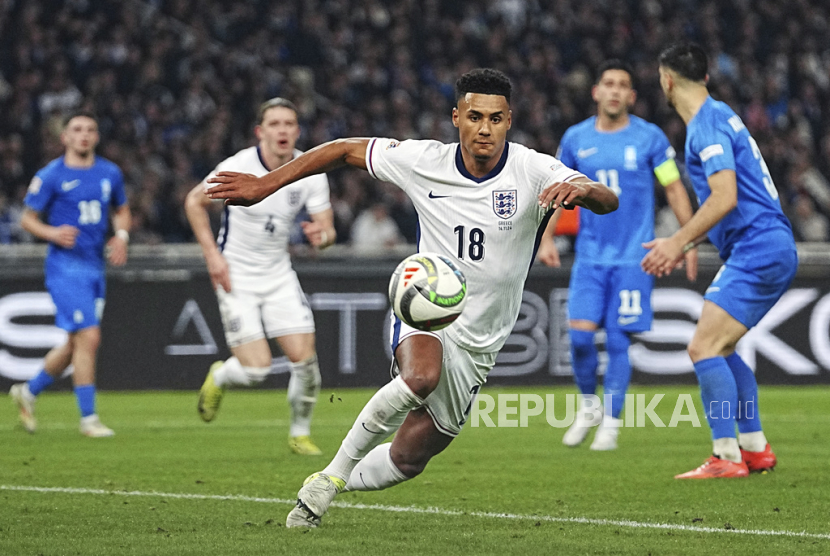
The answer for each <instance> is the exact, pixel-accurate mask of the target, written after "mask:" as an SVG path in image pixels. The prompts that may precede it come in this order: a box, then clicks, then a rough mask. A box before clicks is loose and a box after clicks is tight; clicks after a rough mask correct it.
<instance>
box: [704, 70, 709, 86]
mask: <svg viewBox="0 0 830 556" xmlns="http://www.w3.org/2000/svg"><path fill="white" fill-rule="evenodd" d="M703 84H704V85H708V84H709V74H708V73H707V74H706V77H704V78H703Z"/></svg>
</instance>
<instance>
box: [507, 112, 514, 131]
mask: <svg viewBox="0 0 830 556" xmlns="http://www.w3.org/2000/svg"><path fill="white" fill-rule="evenodd" d="M512 125H513V111H512V110H508V111H507V129H510V127H511V126H512Z"/></svg>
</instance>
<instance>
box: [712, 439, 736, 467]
mask: <svg viewBox="0 0 830 556" xmlns="http://www.w3.org/2000/svg"><path fill="white" fill-rule="evenodd" d="M712 453H713V454H714V455H716V456H717V457H719V458H720V459H728V460H729V461H734V462H735V463H741V449H740V448H739V447H738V439H737V438H731V437H726V438H716V439H715V440H713V441H712Z"/></svg>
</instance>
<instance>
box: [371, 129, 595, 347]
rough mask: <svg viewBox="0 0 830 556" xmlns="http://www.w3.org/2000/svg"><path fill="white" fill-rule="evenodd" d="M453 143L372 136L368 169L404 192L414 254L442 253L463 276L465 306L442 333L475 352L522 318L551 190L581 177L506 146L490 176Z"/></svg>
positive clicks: (495, 342)
mask: <svg viewBox="0 0 830 556" xmlns="http://www.w3.org/2000/svg"><path fill="white" fill-rule="evenodd" d="M460 149H461V147H460V145H459V144H458V143H451V144H449V145H446V144H444V143H440V142H438V141H416V140H408V141H402V142H401V141H396V140H394V139H381V138H374V139H372V140H371V141H370V142H369V147H368V148H367V150H366V166H367V168H368V169H369V173H371V174H372V176H373V177H374V178H376V179H379V180H383V181H388V182H391V183H393V184H395V185H397V186H398V187H400V188H401V189H403V190H404V191H405V192H406V193H407V195H409V198H410V199H412V203H413V204H414V205H415V209H416V210H417V212H418V224H419V228H420V230H419V239H418V251H422V252H427V251H429V252H435V253H440V254H442V255H444V256H446V257H449V258H450V260H452V261H453V262H455V264H457V265H458V267H459V268H460V269H461V271H462V272H463V273H464V275H465V276H466V277H467V295H468V299H467V304H466V306H465V308H464V311H463V312H462V313H461V316H460V317H459V318H458V320H456V321H455V322H454V323H453V324H452V325H450V326H449V327H448V328H447V329H446V331H447V334H448V335H449V336H450V337H451V338H452V339H453V340H454V341H455V342H457V343H458V344H459V345H461V346H462V347H464V348H466V349H468V350H470V351H477V352H493V351H498V350H499V349H501V347H502V346H503V345H504V342H505V340H507V337H508V336H509V335H510V332H511V331H512V330H513V325H514V324H515V323H516V319H517V318H518V316H519V309H520V307H521V303H522V290H523V289H524V284H525V280H526V278H527V273H528V271H529V270H530V265H531V263H532V261H533V256H534V251H535V248H536V246H537V244H538V241H539V238H540V237H541V235H540V234H541V232H542V229H540V226H541V224H542V220H543V219H544V217H545V214H546V212H547V211H546V210H545V209H542V208H541V207H540V206H539V200H538V196H539V194H540V193H541V192H542V190H543V189H544V188H545V187H547V186H548V185H550V184H552V183H555V182H561V181H568V180H570V179H574V178H577V177H582V174H580V173H579V172H577V171H575V170H571V169H570V168H568V167H566V166H565V165H564V164H562V163H561V162H559V161H558V160H557V159H556V158H554V157H552V156H549V155H546V154H541V153H538V152H536V151H534V150H532V149H528V148H527V147H524V146H522V145H519V144H517V143H505V148H504V153H503V155H502V158H501V160H500V161H499V163H498V164H497V165H496V167H495V168H494V169H493V171H492V172H490V174H488V175H487V176H484V177H483V178H476V177H474V176H473V175H472V174H470V173H469V172H468V171H467V169H466V168H465V167H464V163H463V161H462V159H461V150H460Z"/></svg>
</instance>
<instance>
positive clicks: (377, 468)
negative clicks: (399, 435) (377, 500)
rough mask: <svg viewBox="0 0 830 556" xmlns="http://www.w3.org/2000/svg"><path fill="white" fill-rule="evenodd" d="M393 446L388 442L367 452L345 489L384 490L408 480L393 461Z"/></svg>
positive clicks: (350, 476)
mask: <svg viewBox="0 0 830 556" xmlns="http://www.w3.org/2000/svg"><path fill="white" fill-rule="evenodd" d="M391 448H392V443H391V442H387V443H386V444H381V445H380V446H378V447H377V448H375V449H374V450H372V451H371V452H369V453H368V454H366V457H365V458H363V459H362V460H360V463H358V464H357V465H356V466H355V468H354V470H353V471H352V474H351V475H349V480H348V482H347V483H346V488H345V489H344V491H348V490H383V489H385V488H389V487H391V486H395V485H397V484H399V483H402V482H404V481H406V480H408V479H409V477H407V476H406V475H404V474H403V473H401V470H400V469H398V466H396V465H395V463H394V462H393V461H392V454H391V453H390V449H391Z"/></svg>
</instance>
